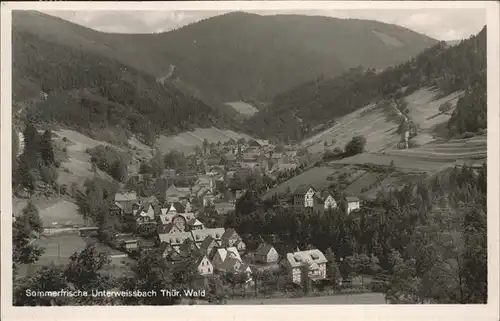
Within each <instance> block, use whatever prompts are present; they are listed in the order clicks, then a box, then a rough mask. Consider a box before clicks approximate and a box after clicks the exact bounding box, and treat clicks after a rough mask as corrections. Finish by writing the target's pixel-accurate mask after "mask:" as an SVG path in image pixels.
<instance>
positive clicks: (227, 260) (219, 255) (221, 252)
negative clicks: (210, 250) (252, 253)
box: [212, 247, 243, 272]
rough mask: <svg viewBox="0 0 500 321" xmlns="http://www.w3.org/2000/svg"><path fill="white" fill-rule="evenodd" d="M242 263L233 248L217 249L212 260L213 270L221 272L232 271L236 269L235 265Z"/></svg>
mask: <svg viewBox="0 0 500 321" xmlns="http://www.w3.org/2000/svg"><path fill="white" fill-rule="evenodd" d="M242 263H243V260H242V259H241V257H240V254H239V253H238V249H236V248H235V247H229V248H220V249H217V251H216V252H215V255H214V258H213V260H212V264H213V266H214V268H216V269H218V270H219V271H222V272H226V271H234V270H235V268H238V266H237V265H238V264H239V265H241V264H242Z"/></svg>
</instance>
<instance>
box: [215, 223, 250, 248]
mask: <svg viewBox="0 0 500 321" xmlns="http://www.w3.org/2000/svg"><path fill="white" fill-rule="evenodd" d="M221 246H222V247H236V249H238V251H239V252H240V253H241V252H244V251H245V250H246V245H245V243H244V242H243V240H242V239H241V237H240V236H239V235H238V233H236V231H235V230H234V229H233V228H228V229H227V230H226V231H225V232H224V234H223V235H222V237H221Z"/></svg>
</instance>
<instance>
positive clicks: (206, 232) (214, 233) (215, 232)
mask: <svg viewBox="0 0 500 321" xmlns="http://www.w3.org/2000/svg"><path fill="white" fill-rule="evenodd" d="M224 231H225V230H224V228H223V227H220V228H206V229H203V230H194V231H191V234H192V238H193V240H194V241H195V242H196V243H197V244H201V242H203V241H204V240H205V238H207V237H208V236H211V237H212V238H213V239H214V240H215V241H216V242H217V243H219V244H220V242H221V237H222V235H223V234H224Z"/></svg>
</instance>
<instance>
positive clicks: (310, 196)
mask: <svg viewBox="0 0 500 321" xmlns="http://www.w3.org/2000/svg"><path fill="white" fill-rule="evenodd" d="M315 194H316V189H314V187H312V186H311V185H300V186H299V187H297V188H296V189H295V191H294V192H293V204H294V206H295V207H306V208H307V207H309V208H313V207H314V196H315Z"/></svg>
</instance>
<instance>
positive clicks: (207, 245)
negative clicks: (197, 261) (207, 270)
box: [199, 235, 219, 259]
mask: <svg viewBox="0 0 500 321" xmlns="http://www.w3.org/2000/svg"><path fill="white" fill-rule="evenodd" d="M218 247H219V244H218V243H217V241H216V240H215V239H214V238H213V237H212V236H210V235H209V236H207V237H206V238H205V239H204V240H203V242H201V244H200V246H199V250H200V253H202V254H203V255H206V256H207V257H208V258H209V259H212V258H213V256H214V255H215V251H216V250H217V248H218Z"/></svg>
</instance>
